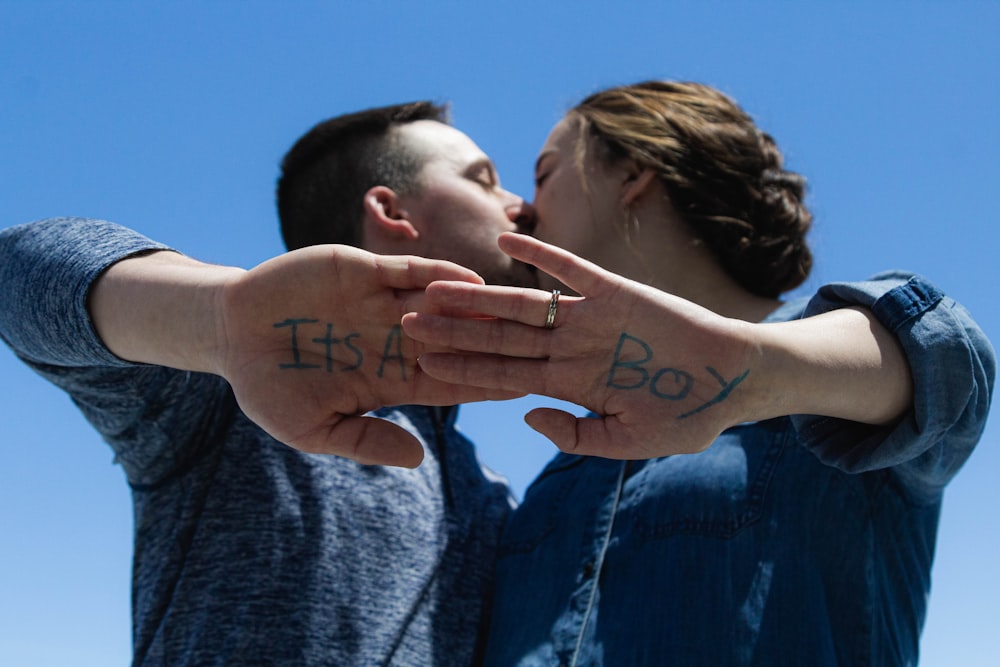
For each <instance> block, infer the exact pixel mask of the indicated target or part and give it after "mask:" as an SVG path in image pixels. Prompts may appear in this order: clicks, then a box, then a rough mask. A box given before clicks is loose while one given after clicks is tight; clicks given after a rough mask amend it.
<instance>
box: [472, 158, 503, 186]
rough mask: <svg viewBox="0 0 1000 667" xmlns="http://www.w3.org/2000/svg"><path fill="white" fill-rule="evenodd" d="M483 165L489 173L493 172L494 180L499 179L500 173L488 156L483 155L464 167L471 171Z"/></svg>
mask: <svg viewBox="0 0 1000 667" xmlns="http://www.w3.org/2000/svg"><path fill="white" fill-rule="evenodd" d="M484 167H485V168H486V169H488V170H489V171H490V173H491V174H493V178H494V180H497V181H499V180H500V174H499V172H498V171H497V166H496V165H495V164H494V163H493V160H491V159H490V158H489V157H487V156H485V155H484V156H482V157H480V158H477V159H475V160H473V161H472V162H470V163H469V166H468V167H467V168H466V171H467V172H468V173H473V172H475V171H477V170H479V169H482V168H484Z"/></svg>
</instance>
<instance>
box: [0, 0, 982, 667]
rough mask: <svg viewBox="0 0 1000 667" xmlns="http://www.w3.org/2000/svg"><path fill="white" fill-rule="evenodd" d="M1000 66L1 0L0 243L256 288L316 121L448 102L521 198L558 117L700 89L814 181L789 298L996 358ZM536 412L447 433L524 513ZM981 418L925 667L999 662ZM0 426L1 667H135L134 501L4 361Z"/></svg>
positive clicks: (901, 44)
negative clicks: (899, 297)
mask: <svg viewBox="0 0 1000 667" xmlns="http://www.w3.org/2000/svg"><path fill="white" fill-rule="evenodd" d="M998 68H1000V2H995V1H994V2H947V3H946V2H944V1H941V2H836V3H832V2H831V3H824V4H823V5H822V6H821V5H820V4H819V3H811V2H801V1H800V2H792V1H791V0H789V1H788V2H767V1H758V2H752V3H751V2H712V1H700V2H666V1H664V2H655V3H654V2H632V3H623V2H607V3H603V2H588V1H582V0H576V1H574V2H552V3H542V2H537V3H536V2H508V3H500V2H481V3H472V2H436V3H435V2H405V3H404V2H393V1H388V0H385V1H377V0H374V1H371V2H360V1H349V0H344V1H342V2H323V3H321V2H291V1H288V2H260V1H256V2H255V1H252V0H247V1H243V2H235V1H230V2H224V1H219V2H214V3H203V4H202V3H192V2H184V1H173V2H139V1H136V2H128V3H126V2H107V1H99V0H94V1H91V2H77V3H69V2H64V3H61V2H51V1H44V0H35V1H34V2H28V1H24V2H16V1H13V0H0V227H6V226H8V225H13V224H17V223H21V222H26V221H29V220H34V219H38V218H43V217H48V216H56V215H79V216H91V217H99V218H105V219H109V220H114V221H116V222H120V223H123V224H125V225H128V226H130V227H133V228H135V229H137V230H139V231H141V232H143V233H145V234H147V235H149V236H151V237H153V238H155V239H157V240H159V241H162V242H165V243H168V244H171V245H173V246H174V247H176V248H178V249H180V250H182V251H184V252H186V253H187V254H189V255H191V256H194V257H196V258H199V259H202V260H206V261H210V262H216V263H224V264H233V265H238V266H242V267H246V268H249V267H251V266H254V265H255V264H257V263H259V262H261V261H264V260H265V259H267V258H269V257H272V256H274V255H276V254H279V253H280V252H281V251H282V247H281V242H280V238H279V235H278V230H277V223H276V215H275V211H274V200H273V189H274V182H275V178H276V177H277V173H278V164H279V161H280V159H281V156H282V155H283V154H284V152H285V150H287V148H288V147H289V146H290V145H291V144H292V142H293V141H294V140H295V139H296V138H297V137H298V136H300V135H301V134H302V133H303V132H304V131H306V130H307V129H308V128H309V127H311V126H312V125H313V124H314V123H316V122H317V121H319V120H321V119H324V118H327V117H329V116H332V115H336V114H339V113H342V112H347V111H354V110H358V109H361V108H367V107H371V106H376V105H381V104H389V103H395V102H400V101H408V100H411V99H420V98H430V99H434V100H437V101H451V102H452V103H453V120H454V123H455V125H456V126H457V127H459V128H460V129H462V130H464V131H465V132H467V133H468V134H469V135H470V136H471V137H473V139H474V140H476V141H477V143H479V145H480V146H481V147H482V148H483V149H484V150H485V151H486V152H487V153H488V154H490V155H491V156H492V157H493V159H494V160H495V162H496V163H497V166H498V168H499V171H500V174H501V177H502V180H503V183H504V185H505V186H506V187H507V188H508V189H511V190H513V191H515V192H518V193H521V194H523V195H524V196H526V197H529V198H530V196H531V194H532V180H531V178H532V165H533V163H534V159H535V155H536V153H537V151H538V149H539V147H540V146H541V145H542V143H543V141H544V139H545V137H546V135H547V133H548V131H549V129H550V128H551V126H552V124H553V123H554V122H556V121H557V120H558V119H559V117H560V116H561V114H562V113H563V112H564V111H565V110H566V109H567V108H568V107H570V106H571V105H572V104H573V103H574V102H576V101H578V100H579V99H580V98H582V97H583V96H584V95H586V94H588V93H590V92H593V91H595V90H597V89H600V88H602V87H606V86H609V85H614V84H620V83H630V82H634V81H637V80H642V79H646V78H669V79H686V80H697V81H702V82H705V83H709V84H712V85H714V86H716V87H718V88H720V89H722V90H723V91H725V92H726V93H729V94H730V95H732V96H733V97H735V98H736V99H737V100H738V101H739V102H740V103H741V104H742V105H743V107H744V108H745V109H746V110H747V111H748V112H750V114H751V115H752V116H753V117H754V118H755V119H756V120H757V122H758V124H759V125H760V126H761V127H762V128H763V129H765V130H766V131H768V132H770V133H771V134H773V135H774V136H775V137H776V138H777V140H778V143H779V146H780V147H781V148H782V149H783V151H784V153H785V156H786V160H787V166H788V167H789V168H791V169H793V170H796V171H799V172H801V173H803V174H805V175H806V176H807V178H808V179H809V184H810V194H809V199H808V201H809V203H810V205H811V207H812V209H813V211H814V213H815V216H816V218H815V228H814V232H813V233H812V236H811V240H812V244H813V246H814V250H815V254H816V268H815V271H814V273H813V277H812V278H811V280H810V281H809V283H808V284H807V285H806V288H805V289H807V290H809V291H811V290H814V289H815V288H816V287H818V286H819V285H821V284H823V283H825V282H829V281H834V280H856V279H862V278H864V277H866V276H868V275H870V274H872V273H874V272H876V271H879V270H882V269H888V268H904V269H910V270H913V271H917V272H919V273H922V274H924V275H926V276H928V277H930V278H931V279H932V280H933V281H934V282H936V283H937V284H938V285H939V286H940V287H941V288H942V289H944V291H945V292H947V293H948V294H950V295H952V296H954V297H955V298H956V299H958V300H959V301H960V302H962V303H963V304H965V305H966V306H967V307H968V308H969V309H970V310H971V311H972V313H973V315H974V316H975V317H976V319H977V320H978V322H979V323H980V325H981V326H982V327H983V329H985V331H986V333H987V335H989V336H990V337H991V339H993V340H994V341H1000V314H998V308H997V305H996V296H995V292H996V286H995V283H996V282H997V278H998V277H1000V272H998V269H997V263H996V246H997V242H998V240H1000V234H998V232H997V231H995V230H996V227H997V225H998V212H1000V194H998V193H1000V161H998V159H997V155H998V154H1000V130H998V122H1000V84H998V78H1000V77H998ZM538 403H539V399H536V398H526V399H521V400H519V401H515V402H511V403H506V404H496V403H494V404H481V405H476V406H468V407H466V408H463V411H462V413H461V416H460V420H459V423H460V425H461V427H462V428H463V430H464V431H466V432H467V433H468V434H469V435H470V436H471V437H472V438H473V440H475V441H476V442H477V444H478V446H479V450H480V453H481V456H482V458H483V459H484V460H485V461H486V462H487V463H488V464H489V465H491V466H492V467H494V468H495V469H497V470H498V471H500V472H502V473H504V474H505V475H507V476H508V478H509V479H510V480H511V482H512V484H513V486H514V487H515V489H516V491H517V493H518V495H519V496H520V494H521V493H522V492H523V490H524V488H525V486H526V485H527V484H528V483H529V482H530V480H531V479H532V478H533V476H534V475H535V473H536V472H537V471H538V470H540V468H541V467H542V465H543V464H544V463H545V461H546V460H547V459H548V458H549V457H550V456H551V455H552V454H553V452H554V451H555V450H554V448H553V447H552V445H550V444H549V443H547V441H545V440H544V439H543V438H542V437H541V436H539V435H537V434H535V433H534V432H533V431H531V430H530V429H528V428H527V427H526V426H524V425H523V423H522V421H521V416H522V415H523V413H524V412H526V411H527V409H528V408H530V407H532V406H534V405H537V404H538ZM996 412H997V410H994V413H996ZM996 417H997V415H996V414H994V415H993V419H992V420H991V423H989V424H988V426H987V431H986V434H985V436H984V438H983V440H982V442H981V443H980V446H979V448H978V450H977V451H976V452H975V453H974V455H973V456H972V458H971V459H970V461H969V462H968V464H967V466H966V467H965V469H963V471H962V472H961V473H960V474H959V476H958V477H957V478H956V479H955V481H954V482H953V483H952V485H951V486H950V487H949V488H948V491H947V493H946V496H945V504H944V511H943V516H942V522H941V529H940V532H939V538H938V553H937V560H936V564H935V568H934V573H933V592H932V596H931V604H930V611H929V616H928V620H927V624H926V628H925V632H924V638H923V642H922V646H923V660H922V663H921V664H923V665H931V666H940V667H945V666H949V667H950V666H953V665H985V664H987V663H990V664H994V663H993V662H992V660H995V654H996V628H997V621H998V619H1000V574H998V571H1000V566H998V563H1000V517H998V510H1000V484H997V482H996V479H997V475H998V473H1000V447H998V445H1000V442H998V440H1000V424H998V423H997V421H998V420H997V418H996ZM0 424H2V436H0V664H2V665H11V666H14V665H31V666H32V667H42V666H48V665H82V666H87V665H100V666H107V665H125V664H128V662H129V658H130V641H131V640H130V612H129V596H130V567H131V552H132V546H131V544H132V535H131V529H132V518H131V503H130V498H129V492H128V489H127V486H126V484H125V480H124V476H123V474H122V472H121V471H120V469H119V468H118V467H117V466H115V465H114V464H113V461H112V455H111V451H110V448H108V447H107V445H105V444H104V443H103V442H101V440H100V439H99V438H98V437H97V435H96V434H95V433H94V432H93V431H92V429H91V428H90V427H89V426H88V425H87V424H86V422H84V421H83V419H82V418H81V417H80V416H79V414H78V413H77V411H76V409H75V408H74V407H73V406H72V405H71V403H70V401H69V400H68V399H67V398H66V397H65V396H64V395H63V394H62V393H61V392H59V391H57V390H56V389H55V388H53V387H51V386H50V385H48V384H47V383H45V382H44V381H43V380H41V379H40V378H38V377H37V376H35V375H33V374H32V373H31V372H30V371H28V370H27V369H26V368H25V367H23V366H22V365H21V364H20V363H19V362H18V361H17V360H16V359H15V357H14V356H13V354H11V352H10V351H9V350H8V349H7V348H6V347H0ZM794 631H795V630H794V628H789V632H794ZM991 658H992V659H991Z"/></svg>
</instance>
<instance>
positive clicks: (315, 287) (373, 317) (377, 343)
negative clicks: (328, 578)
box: [217, 246, 517, 467]
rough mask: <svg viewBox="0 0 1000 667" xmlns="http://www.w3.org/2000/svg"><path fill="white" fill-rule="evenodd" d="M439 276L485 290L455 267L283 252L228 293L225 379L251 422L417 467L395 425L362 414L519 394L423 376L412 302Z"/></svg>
mask: <svg viewBox="0 0 1000 667" xmlns="http://www.w3.org/2000/svg"><path fill="white" fill-rule="evenodd" d="M434 280H449V281H466V282H468V283H469V284H479V283H481V282H482V279H481V278H479V276H478V275H476V274H475V273H473V272H472V271H469V270H468V269H464V268H462V267H460V266H457V265H455V264H451V263H448V262H442V261H434V260H428V259H423V258H419V257H391V256H380V255H375V254H372V253H369V252H366V251H363V250H359V249H357V248H352V247H348V246H315V247H311V248H305V249H302V250H297V251H294V252H290V253H287V254H285V255H281V256H280V257H277V258H275V259H272V260H269V261H267V262H265V263H263V264H261V265H260V266H257V267H256V268H254V269H251V270H250V271H248V272H245V273H242V274H240V275H239V276H238V277H236V278H234V279H233V280H231V281H230V282H229V283H228V284H227V285H226V286H225V288H224V289H223V291H222V297H221V312H222V313H223V318H224V334H223V336H222V342H221V345H222V347H223V348H224V349H222V350H220V352H219V354H218V359H219V368H218V369H217V371H218V372H219V374H221V375H222V376H223V377H225V378H226V379H227V380H228V381H229V383H230V384H231V385H232V387H233V390H234V392H235V394H236V398H237V400H238V402H239V404H240V407H241V408H242V409H243V411H244V412H245V413H246V414H247V416H248V417H249V418H250V419H252V420H253V421H254V422H255V423H257V424H258V425H259V426H260V427H261V428H263V429H264V430H265V431H267V432H268V433H270V434H271V435H272V436H274V437H275V438H276V439H278V440H280V441H282V442H284V443H285V444H287V445H290V446H292V447H295V448H296V449H300V450H303V451H306V452H313V453H324V454H338V455H341V456H345V457H348V458H351V459H354V460H357V461H359V462H361V463H368V464H373V463H380V464H389V465H399V466H407V467H413V466H416V465H418V464H419V463H420V461H421V460H422V457H423V449H422V448H421V446H420V443H419V442H418V441H417V440H416V438H414V437H413V436H412V435H411V434H410V433H409V432H407V431H406V430H404V429H403V428H401V427H399V426H397V425H395V424H393V423H392V422H389V421H386V420H382V419H377V418H373V417H365V416H362V415H363V414H364V413H365V412H367V411H369V410H373V409H376V408H379V407H382V406H387V405H400V404H404V403H421V404H426V405H452V404H456V403H460V402H468V401H476V400H485V399H491V398H511V397H513V396H516V395H517V394H513V393H511V392H509V391H505V390H501V391H496V390H492V389H488V388H486V389H484V388H477V387H473V386H458V385H453V384H448V383H447V382H444V381H441V380H437V379H435V378H433V377H431V376H429V375H427V374H426V373H424V372H423V371H422V370H421V369H420V367H419V366H418V365H417V363H416V359H417V356H418V354H420V353H421V352H423V351H425V350H427V349H430V348H428V346H426V345H422V344H418V343H415V342H414V341H412V340H410V339H409V338H407V337H406V336H405V335H403V332H402V330H401V329H400V326H399V321H400V317H401V316H402V315H403V313H404V312H405V309H404V305H403V304H404V303H406V302H409V303H413V302H414V300H416V301H417V302H419V301H420V300H421V299H420V295H419V293H414V292H412V290H422V289H423V288H424V287H425V286H426V285H427V284H428V283H430V282H431V281H434Z"/></svg>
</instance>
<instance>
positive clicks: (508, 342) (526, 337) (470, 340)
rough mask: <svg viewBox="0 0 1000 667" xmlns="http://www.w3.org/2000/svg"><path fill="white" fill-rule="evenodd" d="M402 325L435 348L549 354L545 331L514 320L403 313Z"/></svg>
mask: <svg viewBox="0 0 1000 667" xmlns="http://www.w3.org/2000/svg"><path fill="white" fill-rule="evenodd" d="M402 326H403V331H404V332H406V335H407V336H409V337H411V338H413V339H414V340H417V341H420V342H422V343H425V344H427V345H429V346H433V347H434V348H436V349H450V350H461V351H464V352H486V353H491V354H501V355H506V356H511V357H527V358H533V359H542V358H546V357H548V356H549V354H548V346H549V343H550V340H551V338H550V337H549V336H548V335H547V332H546V331H545V330H544V329H539V328H537V327H527V326H524V325H523V324H518V323H516V322H507V321H505V320H496V319H467V318H455V317H440V316H437V315H429V314H425V313H407V314H406V315H404V316H403V318H402Z"/></svg>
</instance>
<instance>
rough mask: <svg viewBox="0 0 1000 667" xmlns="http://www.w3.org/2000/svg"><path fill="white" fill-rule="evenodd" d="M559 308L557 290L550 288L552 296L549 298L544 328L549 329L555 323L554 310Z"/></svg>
mask: <svg viewBox="0 0 1000 667" xmlns="http://www.w3.org/2000/svg"><path fill="white" fill-rule="evenodd" d="M558 308H559V290H557V289H554V290H552V298H551V299H550V300H549V314H548V315H546V317H545V328H546V329H551V328H552V327H554V326H555V324H556V310H557V309H558Z"/></svg>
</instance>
